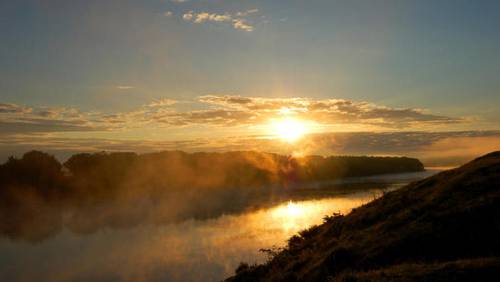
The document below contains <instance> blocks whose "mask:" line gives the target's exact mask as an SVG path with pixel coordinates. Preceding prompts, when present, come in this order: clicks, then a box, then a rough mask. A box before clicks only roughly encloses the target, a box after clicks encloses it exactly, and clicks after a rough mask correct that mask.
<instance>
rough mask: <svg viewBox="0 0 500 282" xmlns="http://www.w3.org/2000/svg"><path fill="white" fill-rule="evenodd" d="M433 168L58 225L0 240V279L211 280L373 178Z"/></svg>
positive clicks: (362, 196) (336, 206)
mask: <svg viewBox="0 0 500 282" xmlns="http://www.w3.org/2000/svg"><path fill="white" fill-rule="evenodd" d="M434 172H435V171H431V172H426V173H421V174H410V175H405V176H402V175H400V176H394V175H393V176H388V177H385V178H384V177H381V178H380V177H379V178H377V179H376V180H377V181H373V185H372V187H371V188H370V189H363V190H362V191H359V190H357V192H353V193H344V194H339V195H337V196H332V195H331V194H330V195H328V197H327V198H319V199H311V200H302V201H300V200H294V201H285V202H282V203H279V204H277V205H275V206H272V207H269V208H263V209H259V210H255V211H251V212H247V213H243V214H238V215H224V216H221V217H218V218H213V219H209V220H188V221H184V222H181V223H176V224H166V225H150V226H139V227H135V228H130V229H102V230H99V231H98V232H96V233H93V234H88V235H75V234H73V233H71V232H69V231H67V230H63V231H62V232H61V233H59V234H57V235H56V236H54V237H52V238H50V239H48V240H45V241H42V242H40V243H35V244H33V243H23V242H18V241H16V242H14V241H10V240H8V239H0V281H35V280H36V281H219V280H221V279H223V278H224V277H227V276H229V275H231V274H233V273H234V269H235V268H236V267H237V266H238V264H239V263H240V262H242V261H244V262H249V263H254V262H262V261H264V260H265V259H266V257H265V255H264V254H263V253H261V252H259V251H258V250H259V249H261V248H271V247H281V246H284V245H285V244H286V240H287V239H288V238H289V237H290V236H291V235H293V234H295V233H296V232H297V231H300V230H302V229H305V228H307V227H309V226H311V225H314V224H319V223H321V222H322V219H323V217H324V216H325V215H330V214H332V213H333V212H341V213H347V212H349V211H350V210H351V209H352V208H354V207H357V206H359V205H361V204H363V203H366V202H369V201H371V200H373V199H375V198H376V197H378V196H379V195H380V193H381V189H380V188H379V184H378V183H377V182H378V181H379V180H382V181H383V182H384V181H385V182H387V181H389V182H392V183H394V185H392V186H391V188H390V189H394V188H396V187H398V186H399V185H401V184H402V183H405V182H407V181H409V180H413V179H418V178H422V177H423V176H427V175H428V174H432V173H434ZM391 177H392V178H391ZM372 180H373V179H371V180H370V181H372ZM352 182H355V181H354V180H352ZM364 185H365V186H363V187H366V183H364Z"/></svg>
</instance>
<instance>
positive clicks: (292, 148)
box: [0, 131, 500, 165]
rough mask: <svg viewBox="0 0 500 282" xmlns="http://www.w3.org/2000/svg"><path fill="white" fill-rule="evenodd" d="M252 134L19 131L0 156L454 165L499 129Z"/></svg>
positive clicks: (487, 146) (485, 145)
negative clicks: (105, 154) (245, 157)
mask: <svg viewBox="0 0 500 282" xmlns="http://www.w3.org/2000/svg"><path fill="white" fill-rule="evenodd" d="M257 137H258V136H235V137H225V138H216V137H213V136H212V137H211V138H197V139H191V140H176V141H151V140H113V139H96V138H62V137H54V136H45V135H19V134H18V135H9V136H5V137H3V138H0V161H1V160H5V159H6V158H7V157H8V156H10V155H12V154H15V155H20V154H22V153H24V152H26V151H28V150H32V149H39V150H43V151H48V152H51V153H53V154H56V156H58V157H59V158H60V159H65V158H66V157H68V156H70V155H71V154H74V153H79V152H100V151H110V152H113V151H134V152H139V153H144V152H154V151H162V150H183V151H188V152H196V151H216V152H223V151H241V150H256V151H266V152H275V153H281V154H302V155H313V154H316V155H385V156H401V155H404V156H410V157H416V158H419V159H421V160H422V161H423V162H424V163H425V164H426V165H458V164H461V163H465V162H467V161H468V160H470V159H472V158H475V157H478V156H480V155H482V154H485V153H488V152H491V151H494V150H500V147H499V146H500V145H499V144H500V131H455V132H425V131H412V132H409V131H405V132H344V133H318V134H312V135H309V136H306V137H305V138H303V139H301V140H299V141H298V142H297V143H293V144H290V143H287V142H284V141H283V142H282V141H280V140H272V139H265V138H257Z"/></svg>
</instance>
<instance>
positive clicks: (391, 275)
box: [228, 152, 500, 281]
mask: <svg viewBox="0 0 500 282" xmlns="http://www.w3.org/2000/svg"><path fill="white" fill-rule="evenodd" d="M498 277H500V152H493V153H490V154H488V155H485V156H483V157H480V158H478V159H476V160H474V161H472V162H470V163H468V164H466V165H464V166H462V167H460V168H457V169H453V170H449V171H445V172H442V173H439V174H437V175H435V176H432V177H429V178H427V179H424V180H421V181H418V182H414V183H411V184H409V185H407V186H405V187H404V188H402V189H400V190H397V191H394V192H391V193H388V194H386V195H384V196H383V197H381V198H379V199H377V200H375V201H373V202H371V203H369V204H366V205H364V206H362V207H360V208H357V209H355V210H353V211H352V212H351V213H350V214H348V215H346V216H340V215H334V216H332V217H327V218H325V223H324V224H322V225H320V226H316V227H313V228H311V229H309V230H305V231H303V232H301V233H300V235H296V236H294V237H292V238H291V239H290V240H289V244H288V247H287V248H285V249H284V250H282V251H280V252H278V253H276V254H274V256H273V257H272V258H271V259H270V260H269V262H267V263H266V264H264V265H258V266H246V265H244V264H242V265H241V266H240V267H239V268H238V270H237V274H236V276H234V277H231V278H229V279H228V281H422V280H425V281H450V280H451V281H485V280H489V281H497V280H496V279H498Z"/></svg>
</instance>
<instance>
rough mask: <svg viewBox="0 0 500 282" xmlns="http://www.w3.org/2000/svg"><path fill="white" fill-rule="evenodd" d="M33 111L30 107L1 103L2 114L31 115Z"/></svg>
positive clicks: (0, 112) (0, 110) (0, 111)
mask: <svg viewBox="0 0 500 282" xmlns="http://www.w3.org/2000/svg"><path fill="white" fill-rule="evenodd" d="M31 111H32V109H31V108H29V107H23V106H18V105H16V104H7V103H0V114H6V113H7V114H9V113H29V112H31Z"/></svg>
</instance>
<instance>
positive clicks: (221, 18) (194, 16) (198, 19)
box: [182, 9, 259, 32]
mask: <svg viewBox="0 0 500 282" xmlns="http://www.w3.org/2000/svg"><path fill="white" fill-rule="evenodd" d="M258 11H259V10H258V9H251V10H247V11H242V12H236V13H234V14H231V13H223V14H217V13H209V12H198V13H197V12H193V11H189V12H187V13H185V14H183V15H182V18H183V19H184V20H185V21H189V22H193V23H197V24H201V23H205V22H214V23H229V24H231V25H232V27H233V28H235V29H239V30H243V31H248V32H250V31H253V30H254V26H253V25H252V24H250V23H249V21H248V19H246V18H245V17H247V16H249V15H250V14H254V13H257V12H258Z"/></svg>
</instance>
